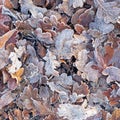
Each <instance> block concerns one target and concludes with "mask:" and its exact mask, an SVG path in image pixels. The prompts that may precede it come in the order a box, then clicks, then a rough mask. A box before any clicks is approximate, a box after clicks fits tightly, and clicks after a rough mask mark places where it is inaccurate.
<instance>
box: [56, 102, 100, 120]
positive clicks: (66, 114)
mask: <svg viewBox="0 0 120 120" xmlns="http://www.w3.org/2000/svg"><path fill="white" fill-rule="evenodd" d="M97 113H98V110H97V109H96V108H95V107H88V108H86V109H85V108H82V107H81V106H79V105H72V104H60V105H59V108H58V115H59V116H60V117H63V118H64V119H68V120H84V119H86V118H88V117H90V116H93V115H95V114H97Z"/></svg>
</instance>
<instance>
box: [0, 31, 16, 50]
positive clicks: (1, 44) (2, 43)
mask: <svg viewBox="0 0 120 120" xmlns="http://www.w3.org/2000/svg"><path fill="white" fill-rule="evenodd" d="M15 31H16V29H13V30H10V31H8V32H7V33H5V34H4V35H3V36H1V37H0V48H3V47H4V46H5V43H6V42H7V41H8V40H9V39H10V38H11V37H12V35H13V34H14V33H15Z"/></svg>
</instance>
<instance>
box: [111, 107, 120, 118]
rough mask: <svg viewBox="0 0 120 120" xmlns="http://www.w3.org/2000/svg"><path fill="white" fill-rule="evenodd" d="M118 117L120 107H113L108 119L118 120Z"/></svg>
mask: <svg viewBox="0 0 120 120" xmlns="http://www.w3.org/2000/svg"><path fill="white" fill-rule="evenodd" d="M119 119H120V109H115V110H114V111H113V113H112V117H111V118H110V119H109V120H119Z"/></svg>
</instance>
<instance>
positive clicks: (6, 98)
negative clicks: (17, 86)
mask: <svg viewBox="0 0 120 120" xmlns="http://www.w3.org/2000/svg"><path fill="white" fill-rule="evenodd" d="M13 100H14V98H13V97H12V94H11V91H7V92H6V93H5V94H4V95H2V96H1V98H0V109H2V108H3V107H4V106H6V105H8V104H10V103H11V102H12V101H13Z"/></svg>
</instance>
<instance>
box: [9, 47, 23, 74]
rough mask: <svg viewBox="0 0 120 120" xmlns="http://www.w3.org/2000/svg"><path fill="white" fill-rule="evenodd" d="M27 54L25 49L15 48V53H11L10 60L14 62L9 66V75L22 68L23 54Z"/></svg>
mask: <svg viewBox="0 0 120 120" xmlns="http://www.w3.org/2000/svg"><path fill="white" fill-rule="evenodd" d="M24 52H25V48H24V47H19V48H18V49H17V48H15V52H11V53H10V55H9V59H10V60H11V61H12V64H10V65H9V66H8V71H9V73H15V72H16V71H17V70H19V69H20V67H21V66H22V62H21V61H20V60H19V58H21V56H22V54H23V53H24Z"/></svg>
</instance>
